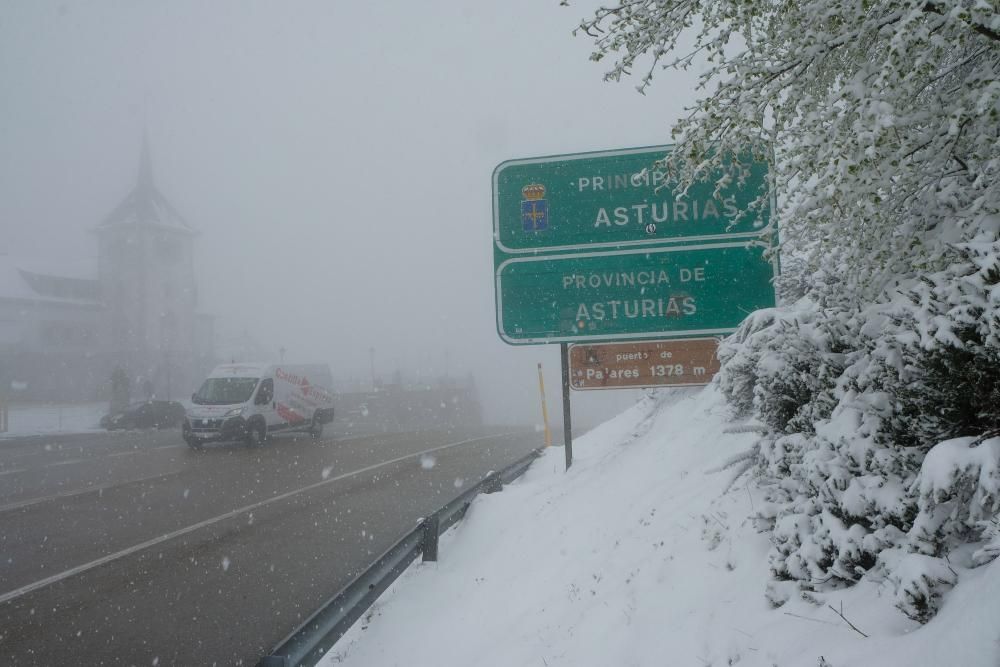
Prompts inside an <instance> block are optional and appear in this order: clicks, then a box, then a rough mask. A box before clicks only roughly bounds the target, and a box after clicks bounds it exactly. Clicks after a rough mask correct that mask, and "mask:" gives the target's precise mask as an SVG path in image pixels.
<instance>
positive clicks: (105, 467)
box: [0, 429, 540, 667]
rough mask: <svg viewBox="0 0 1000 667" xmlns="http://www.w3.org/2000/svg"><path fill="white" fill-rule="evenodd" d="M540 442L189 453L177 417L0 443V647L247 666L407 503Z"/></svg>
mask: <svg viewBox="0 0 1000 667" xmlns="http://www.w3.org/2000/svg"><path fill="white" fill-rule="evenodd" d="M506 430H507V431H510V429H506ZM539 444H540V443H539V437H538V435H537V434H535V433H530V432H527V431H524V430H521V431H519V432H515V433H509V432H507V433H505V432H503V431H500V430H498V429H479V430H462V431H452V432H444V431H442V432H420V433H406V434H390V435H356V436H345V435H343V434H340V435H338V434H337V433H336V430H335V429H331V435H330V436H327V437H324V438H323V439H321V440H313V439H311V438H309V437H307V436H305V437H299V438H293V437H291V436H278V437H275V438H274V439H272V440H271V441H270V442H268V443H267V444H266V445H265V446H263V447H261V448H257V449H248V448H247V447H245V446H243V445H237V444H218V445H209V446H207V447H206V448H205V450H204V451H201V452H195V451H192V450H190V449H189V448H188V447H187V446H186V445H185V444H183V442H181V440H180V433H179V431H177V430H166V431H142V432H140V431H132V432H125V433H107V434H105V433H101V434H93V435H75V436H53V437H33V438H22V439H9V440H0V656H3V658H4V664H12V665H45V666H46V667H48V666H53V665H80V664H86V665H161V666H162V665H248V666H252V665H254V664H256V662H257V660H258V659H259V658H260V657H261V656H262V655H264V654H265V653H267V651H268V650H269V649H270V648H271V647H272V646H273V645H274V644H275V643H277V642H278V641H280V640H281V639H282V638H283V637H284V636H285V635H287V634H288V633H289V632H290V631H291V630H292V629H294V628H295V627H296V626H297V625H298V624H299V623H300V622H301V621H302V620H303V619H304V618H305V617H307V616H308V615H309V614H311V613H312V612H313V611H314V610H315V609H316V608H317V607H318V606H319V605H320V604H322V603H323V602H324V601H325V600H327V599H328V598H329V597H330V596H332V595H333V594H335V593H336V592H337V591H338V590H340V589H341V588H342V587H343V586H344V585H346V584H347V583H348V582H349V581H350V580H351V579H352V578H353V576H354V575H355V574H356V573H358V572H359V571H361V570H363V569H364V568H365V567H367V566H368V565H369V564H370V563H371V562H372V560H373V559H374V558H375V557H376V556H378V555H379V554H380V553H382V552H383V551H385V550H386V549H387V548H388V547H389V546H390V545H391V544H392V543H393V542H395V541H396V540H397V539H398V538H399V537H400V536H402V535H403V534H404V533H406V532H407V531H408V530H409V529H410V528H412V527H413V525H414V524H415V522H416V521H417V520H418V518H419V517H421V516H424V515H426V514H429V513H430V512H432V511H434V510H435V509H437V508H439V507H440V506H442V505H443V504H444V503H446V502H447V501H448V500H450V499H451V498H453V497H455V496H457V495H458V494H459V493H461V492H462V491H463V490H464V489H465V488H467V487H468V486H469V485H471V484H474V483H476V482H478V481H479V480H480V479H481V478H482V477H484V476H485V475H486V473H487V472H488V471H490V470H494V469H500V468H502V467H503V466H505V465H507V464H509V463H511V462H513V461H514V460H516V459H518V458H520V457H521V456H523V455H524V454H525V453H527V452H528V451H529V450H531V449H532V448H534V447H537V446H538V445H539Z"/></svg>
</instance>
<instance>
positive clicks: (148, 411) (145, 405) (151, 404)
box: [101, 401, 184, 431]
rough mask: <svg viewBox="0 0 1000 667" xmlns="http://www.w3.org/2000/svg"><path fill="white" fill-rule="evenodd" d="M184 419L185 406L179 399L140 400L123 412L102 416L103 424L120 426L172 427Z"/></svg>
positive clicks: (111, 427) (108, 427) (111, 426)
mask: <svg viewBox="0 0 1000 667" xmlns="http://www.w3.org/2000/svg"><path fill="white" fill-rule="evenodd" d="M183 421H184V406H183V405H181V404H180V403H178V402H177V401H140V402H138V403H133V404H131V405H130V406H128V407H127V408H125V409H124V410H122V411H121V412H112V413H109V414H106V415H104V416H103V417H101V426H102V427H104V428H106V429H108V430H109V431H110V430H113V429H118V428H154V427H155V428H170V427H173V426H180V424H181V422H183Z"/></svg>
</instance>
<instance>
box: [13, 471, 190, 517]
mask: <svg viewBox="0 0 1000 667" xmlns="http://www.w3.org/2000/svg"><path fill="white" fill-rule="evenodd" d="M11 472H14V471H11ZM179 472H180V471H179V470H173V471H171V472H161V473H158V474H156V475H149V476H148V477H139V478H136V479H129V480H125V481H124V482H112V483H110V484H100V485H97V486H88V487H87V488H85V489H76V490H74V491H63V492H62V493H53V494H51V495H48V496H39V497H38V498H28V499H27V500H18V501H17V502H13V503H8V504H6V505H0V514H3V513H4V512H9V511H11V510H16V509H21V508H22V507H30V506H31V505H37V504H38V503H44V502H48V501H49V500H61V499H63V498H72V497H73V496H82V495H84V494H86V493H97V492H98V491H107V490H108V489H113V488H115V487H118V486H125V485H126V484H136V483H138V482H148V481H150V480H154V479H160V478H161V477H169V476H170V475H176V474H178V473H179Z"/></svg>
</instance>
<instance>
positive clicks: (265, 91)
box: [0, 0, 695, 425]
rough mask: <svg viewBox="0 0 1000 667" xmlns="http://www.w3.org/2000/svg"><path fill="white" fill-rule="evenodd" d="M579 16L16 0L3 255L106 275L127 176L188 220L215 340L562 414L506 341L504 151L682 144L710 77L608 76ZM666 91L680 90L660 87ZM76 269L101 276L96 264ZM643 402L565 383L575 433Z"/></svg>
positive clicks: (4, 161) (481, 6)
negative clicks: (571, 390) (499, 216)
mask: <svg viewBox="0 0 1000 667" xmlns="http://www.w3.org/2000/svg"><path fill="white" fill-rule="evenodd" d="M589 10H590V5H588V4H575V3H574V4H573V5H572V6H570V7H568V8H567V7H563V6H560V5H559V2H558V1H557V0H543V1H539V0H516V1H507V2H494V3H468V2H459V1H458V0H454V1H437V2H420V3H414V2H401V1H397V2H360V3H339V2H329V1H326V0H324V1H316V2H295V3H281V2H242V1H240V2H211V3H205V2H181V1H176V0H172V1H171V2H96V1H95V2H87V3H76V2H65V1H64V2H43V1H32V2H6V3H3V5H2V9H0V82H2V84H3V104H2V105H0V226H2V230H3V234H2V238H0V253H2V254H5V255H7V256H8V257H13V258H18V259H19V260H21V259H24V260H28V259H31V260H32V261H34V260H36V259H37V260H38V261H40V262H48V263H49V264H56V265H59V266H63V267H67V268H68V267H71V266H86V265H87V264H88V263H90V264H93V258H94V256H95V255H96V252H97V250H96V239H95V238H94V234H93V233H92V230H93V229H94V228H95V227H96V226H97V225H98V224H99V223H100V222H101V220H102V219H104V218H105V217H106V216H107V215H108V213H109V212H110V211H111V210H112V209H113V208H114V207H115V206H116V205H117V204H118V202H119V201H121V199H122V198H123V197H124V196H125V195H126V194H127V193H128V191H129V190H130V189H131V188H132V187H133V185H134V184H135V182H136V178H137V170H138V163H139V155H140V146H141V144H142V137H143V134H144V133H145V134H146V136H147V137H148V143H149V148H150V154H151V164H152V169H153V177H154V180H155V183H156V185H157V187H158V189H159V190H160V191H161V192H162V193H163V194H164V195H165V196H166V197H167V198H168V199H169V200H170V202H171V203H172V204H173V205H174V206H175V207H176V208H177V209H178V211H179V212H180V213H181V214H182V215H183V216H184V218H185V219H186V220H187V221H188V222H189V223H190V225H191V226H192V227H193V228H194V229H195V230H196V231H197V233H198V236H197V237H196V238H195V240H194V248H195V250H194V252H195V255H194V256H195V267H196V275H197V278H198V308H199V310H200V311H201V312H204V313H207V314H210V315H212V316H213V317H214V329H215V334H214V338H215V343H216V351H217V352H218V353H219V354H220V355H223V354H227V350H231V349H232V348H233V347H234V346H235V345H237V343H236V342H234V341H242V340H253V341H256V342H257V343H259V345H260V347H261V349H262V350H263V353H264V354H267V355H269V356H270V357H271V358H273V359H277V358H278V357H279V355H282V354H283V355H284V356H285V358H286V359H287V360H294V361H328V362H329V363H330V364H331V367H332V369H333V373H334V375H335V376H336V377H338V378H340V379H342V380H343V379H349V378H354V379H356V380H357V381H358V382H367V381H368V380H369V379H370V376H371V364H372V361H374V367H375V371H376V374H378V375H380V376H382V377H385V378H389V377H392V376H393V375H394V374H396V373H398V374H399V376H400V377H401V378H402V379H404V380H413V379H416V378H418V377H427V378H430V377H436V376H442V375H450V376H453V377H465V376H467V375H468V374H470V373H471V374H473V375H474V377H475V379H476V382H477V385H478V388H479V392H480V395H481V398H482V399H483V404H484V408H485V411H486V417H487V419H489V420H491V421H509V422H521V423H524V422H537V421H538V420H539V412H540V410H539V407H538V398H537V396H538V393H537V376H536V373H535V365H536V363H538V362H542V363H543V364H544V366H545V369H546V382H547V390H548V404H549V410H550V413H552V414H553V415H554V416H555V418H556V419H558V416H559V350H558V346H556V345H553V346H526V347H512V346H508V345H506V344H504V343H503V342H501V341H500V339H499V338H498V336H497V333H496V326H495V316H494V296H493V264H492V249H491V197H490V186H491V173H492V170H493V168H494V166H495V165H496V164H497V163H499V162H501V161H503V160H505V159H509V158H516V157H528V156H535V155H545V154H554V153H568V152H577V151H586V150H597V149H605V148H616V147H623V146H641V145H650V144H658V143H668V142H669V126H670V123H671V122H672V121H673V120H674V119H675V118H677V117H678V116H679V115H680V114H681V113H682V110H683V106H684V104H685V103H689V102H690V100H691V99H692V98H693V86H694V83H695V74H694V73H692V74H691V75H690V77H689V79H688V80H687V81H684V80H683V77H678V75H676V74H672V75H671V77H672V78H671V81H670V84H669V85H660V86H654V88H653V90H652V91H651V92H650V94H649V95H647V96H642V95H639V94H638V93H637V92H636V91H635V89H634V85H635V83H636V82H635V81H626V82H622V83H618V84H615V83H606V82H604V81H603V80H602V75H603V72H604V70H605V69H606V66H605V65H603V64H600V63H596V64H595V63H593V62H590V61H589V59H588V56H589V53H590V50H591V43H590V41H589V40H588V39H587V38H586V37H573V36H572V35H571V31H572V28H573V27H574V26H575V25H576V23H577V22H578V21H579V19H580V18H581V17H583V16H585V15H586V14H587V13H588V12H589ZM663 84H665V82H663ZM81 270H85V269H81ZM635 395H636V394H635V392H591V393H588V394H586V395H583V394H579V393H577V394H574V406H575V407H576V409H577V416H578V418H579V422H580V424H581V425H587V424H589V423H593V422H594V421H596V420H598V419H599V418H601V417H603V416H607V415H610V414H612V413H613V412H615V411H617V410H619V409H620V408H621V407H622V406H624V405H626V404H627V403H628V402H629V401H630V400H633V399H634V397H635Z"/></svg>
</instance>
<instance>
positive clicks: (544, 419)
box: [538, 362, 552, 447]
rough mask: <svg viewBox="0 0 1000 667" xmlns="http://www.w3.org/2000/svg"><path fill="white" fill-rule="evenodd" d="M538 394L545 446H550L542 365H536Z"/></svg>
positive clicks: (550, 436)
mask: <svg viewBox="0 0 1000 667" xmlns="http://www.w3.org/2000/svg"><path fill="white" fill-rule="evenodd" d="M538 393H540V394H541V395H542V422H544V424H545V446H546V447H551V446H552V431H550V430H549V409H548V408H547V407H546V406H545V379H544V378H543V377H542V364H541V362H539V364H538Z"/></svg>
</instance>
